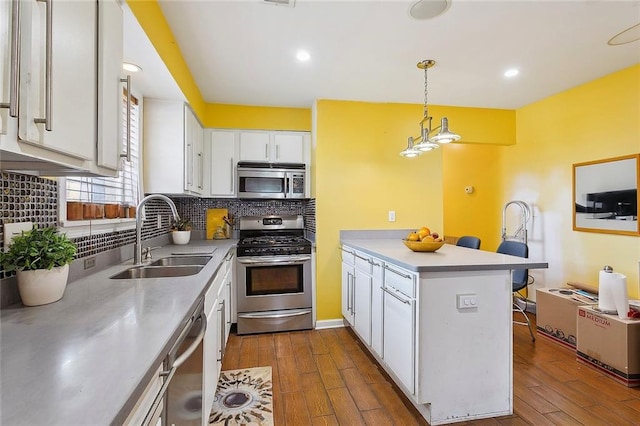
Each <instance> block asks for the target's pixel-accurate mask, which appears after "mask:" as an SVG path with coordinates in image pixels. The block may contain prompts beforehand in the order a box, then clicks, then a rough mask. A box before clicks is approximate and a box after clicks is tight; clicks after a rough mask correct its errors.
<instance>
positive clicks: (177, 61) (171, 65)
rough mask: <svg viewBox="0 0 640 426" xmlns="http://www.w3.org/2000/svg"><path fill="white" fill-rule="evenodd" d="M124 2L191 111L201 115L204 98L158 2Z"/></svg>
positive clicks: (151, 0)
mask: <svg viewBox="0 0 640 426" xmlns="http://www.w3.org/2000/svg"><path fill="white" fill-rule="evenodd" d="M126 1H127V5H128V6H129V8H130V9H131V12H132V13H133V15H134V16H135V17H136V19H137V20H138V22H139V23H140V26H141V27H142V28H143V29H144V32H145V33H146V34H147V37H149V40H151V43H152V44H153V46H154V47H155V48H156V50H157V52H158V54H159V55H160V58H162V60H163V61H164V63H165V64H166V66H167V69H168V70H169V72H170V73H171V75H172V76H173V78H174V80H175V81H176V83H177V84H178V87H180V89H181V90H182V93H183V94H184V96H185V97H186V98H187V101H188V102H189V104H190V105H191V108H192V109H193V112H195V114H196V115H197V116H198V117H200V118H202V117H203V116H204V115H205V110H206V104H205V101H204V99H203V98H202V95H201V94H200V89H199V88H198V86H197V85H196V82H195V81H194V79H193V76H192V75H191V71H190V70H189V67H188V66H187V63H186V62H185V60H184V57H183V56H182V52H181V51H180V48H179V47H178V42H176V40H175V38H174V37H173V32H172V31H171V28H169V24H168V23H167V20H166V19H165V17H164V15H163V14H162V10H161V9H160V5H159V4H158V2H157V1H156V0H126ZM201 121H202V120H201Z"/></svg>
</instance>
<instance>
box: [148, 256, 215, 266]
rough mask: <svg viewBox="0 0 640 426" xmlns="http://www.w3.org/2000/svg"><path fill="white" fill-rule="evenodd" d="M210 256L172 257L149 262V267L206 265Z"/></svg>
mask: <svg viewBox="0 0 640 426" xmlns="http://www.w3.org/2000/svg"><path fill="white" fill-rule="evenodd" d="M210 260H211V256H172V257H165V258H162V259H158V260H156V261H154V262H151V266H183V265H206V264H207V262H209V261H210Z"/></svg>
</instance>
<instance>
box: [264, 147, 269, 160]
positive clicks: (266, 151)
mask: <svg viewBox="0 0 640 426" xmlns="http://www.w3.org/2000/svg"><path fill="white" fill-rule="evenodd" d="M264 158H265V160H267V161H268V160H269V144H266V145H265V146H264Z"/></svg>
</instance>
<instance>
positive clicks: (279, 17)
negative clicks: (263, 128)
mask: <svg viewBox="0 0 640 426" xmlns="http://www.w3.org/2000/svg"><path fill="white" fill-rule="evenodd" d="M427 1H429V0H427ZM450 2H451V4H450V7H449V8H448V10H447V11H446V12H445V13H444V14H442V15H440V16H438V17H436V18H433V19H430V20H416V19H413V18H411V17H410V16H409V15H408V9H409V6H410V5H411V4H412V3H413V2H412V1H404V0H387V1H373V0H368V1H367V0H352V1H344V0H342V1H324V0H297V1H296V2H295V6H294V7H287V6H274V5H270V4H265V3H264V2H263V1H261V0H225V1H222V0H207V1H203V0H200V1H194V0H182V1H175V0H159V4H160V6H161V8H162V11H163V12H164V15H165V17H166V19H167V21H168V23H169V25H170V27H171V29H172V31H173V33H174V36H175V38H176V40H177V42H178V45H179V47H180V50H181V51H182V53H183V55H184V58H185V60H186V62H187V64H188V66H189V68H190V70H191V72H192V74H193V77H194V79H195V81H196V84H197V85H198V87H199V88H200V91H201V92H202V96H203V97H204V99H205V101H206V102H214V103H228V104H241V105H263V106H287V107H307V108H309V107H311V105H312V102H313V100H314V99H341V100H356V101H370V102H402V103H418V104H421V103H423V101H424V74H423V71H421V70H419V69H418V68H416V63H417V62H418V61H420V60H423V59H435V60H436V61H437V65H436V66H435V67H434V68H431V69H430V70H429V103H430V104H437V105H456V106H472V107H489V108H508V109H513V108H519V107H521V106H524V105H527V104H529V103H532V102H534V101H536V100H539V99H542V98H545V97H547V96H550V95H552V94H555V93H558V92H561V91H563V90H566V89H569V88H571V87H575V86H577V85H580V84H582V83H585V82H588V81H591V80H593V79H595V78H598V77H601V76H604V75H607V74H609V73H612V72H614V71H617V70H620V69H622V68H625V67H628V66H631V65H633V64H635V63H639V62H640V41H635V42H633V43H629V44H625V45H620V46H609V45H607V41H608V40H609V39H610V38H611V37H613V36H614V35H616V34H617V33H619V32H621V31H623V30H625V29H627V28H629V27H631V26H633V25H635V24H638V23H639V22H640V0H634V1H630V0H625V1H616V0H597V1H579V0H573V1H522V0H502V1H480V0H450ZM301 48H302V49H306V50H308V51H309V52H310V54H311V60H310V61H309V62H307V63H299V62H297V61H296V59H295V53H296V51H297V50H298V49H301ZM511 67H517V68H519V69H520V75H519V76H517V77H516V78H513V79H506V78H504V77H503V73H504V71H505V70H506V69H508V68H511Z"/></svg>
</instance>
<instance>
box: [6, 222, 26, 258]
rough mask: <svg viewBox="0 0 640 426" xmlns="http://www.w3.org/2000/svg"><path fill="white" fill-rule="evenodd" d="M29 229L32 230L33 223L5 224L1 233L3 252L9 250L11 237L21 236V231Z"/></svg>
mask: <svg viewBox="0 0 640 426" xmlns="http://www.w3.org/2000/svg"><path fill="white" fill-rule="evenodd" d="M31 228H33V222H15V223H5V224H4V229H3V231H2V232H3V234H4V251H5V252H6V251H7V250H9V246H10V245H11V240H12V239H13V237H15V236H16V235H20V234H22V231H30V230H31Z"/></svg>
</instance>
